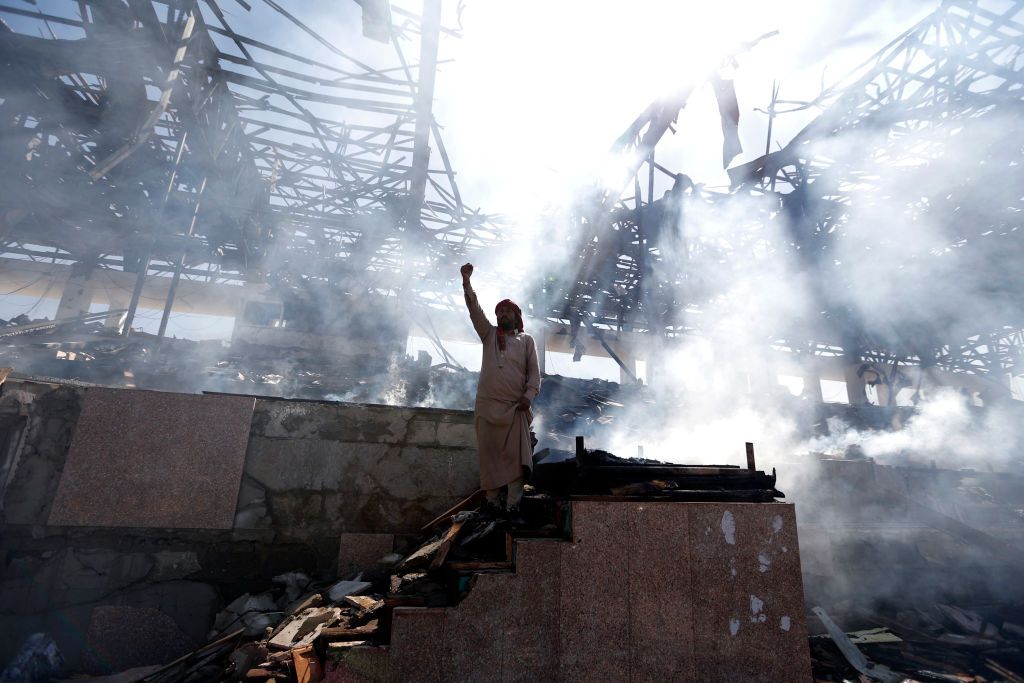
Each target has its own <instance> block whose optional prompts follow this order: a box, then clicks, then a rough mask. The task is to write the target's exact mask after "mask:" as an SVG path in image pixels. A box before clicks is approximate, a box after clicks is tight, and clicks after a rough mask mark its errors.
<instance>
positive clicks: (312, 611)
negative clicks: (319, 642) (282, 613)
mask: <svg viewBox="0 0 1024 683" xmlns="http://www.w3.org/2000/svg"><path fill="white" fill-rule="evenodd" d="M341 617H342V612H341V610H340V609H339V608H337V607H311V608H309V609H306V610H303V611H302V612H301V613H299V614H298V615H296V616H295V618H294V619H292V620H291V621H289V622H288V624H287V625H286V626H285V627H284V628H282V629H281V630H280V631H279V632H278V633H277V635H275V636H274V637H273V638H271V639H270V643H269V644H270V645H272V646H273V647H277V648H281V649H286V650H287V649H293V648H296V647H302V646H303V645H309V644H310V643H312V642H313V641H314V640H316V638H317V636H319V635H320V632H321V631H322V630H323V629H324V628H325V627H327V626H333V625H334V624H336V623H338V622H339V621H340V620H341Z"/></svg>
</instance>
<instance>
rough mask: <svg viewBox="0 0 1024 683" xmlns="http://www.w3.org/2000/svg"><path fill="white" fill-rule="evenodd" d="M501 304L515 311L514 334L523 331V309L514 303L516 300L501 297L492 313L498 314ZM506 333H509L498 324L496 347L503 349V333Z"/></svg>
mask: <svg viewBox="0 0 1024 683" xmlns="http://www.w3.org/2000/svg"><path fill="white" fill-rule="evenodd" d="M503 306H505V307H508V308H511V309H512V310H513V311H515V313H516V322H515V327H516V334H518V333H520V332H522V331H523V311H522V309H521V308H519V306H518V305H517V304H516V302H514V301H512V299H502V300H501V301H499V302H498V305H497V306H495V307H494V314H495V315H497V314H498V309H499V308H502V307H503ZM507 334H509V333H508V332H506V331H505V330H503V329H501V325H499V326H498V348H499V349H501V350H502V351H504V350H505V335H507ZM513 336H515V335H514V334H513Z"/></svg>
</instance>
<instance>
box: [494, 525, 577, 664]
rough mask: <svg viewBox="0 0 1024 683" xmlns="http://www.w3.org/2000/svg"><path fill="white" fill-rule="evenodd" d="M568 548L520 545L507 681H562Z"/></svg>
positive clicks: (530, 542)
mask: <svg viewBox="0 0 1024 683" xmlns="http://www.w3.org/2000/svg"><path fill="white" fill-rule="evenodd" d="M562 545H563V542H562V541H556V540H525V541H517V542H516V568H515V572H516V573H515V582H514V584H513V587H514V589H515V592H514V594H513V596H512V600H511V604H512V605H514V608H513V609H511V610H510V611H509V615H508V621H507V626H508V631H507V639H506V641H505V651H504V658H503V662H504V664H503V667H502V674H503V675H502V680H503V681H515V682H520V681H522V682H523V683H532V682H533V681H553V680H557V678H558V670H559V667H558V660H559V648H558V647H557V643H558V642H559V635H558V634H559V624H560V621H561V610H560V604H561V600H560V596H561V572H560V563H561V546H562Z"/></svg>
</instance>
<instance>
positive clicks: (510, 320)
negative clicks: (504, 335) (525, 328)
mask: <svg viewBox="0 0 1024 683" xmlns="http://www.w3.org/2000/svg"><path fill="white" fill-rule="evenodd" d="M494 314H495V315H496V316H498V327H500V328H501V329H503V330H505V331H506V332H509V331H511V330H514V329H515V328H516V309H514V308H512V307H511V306H498V308H496V309H495V310H494Z"/></svg>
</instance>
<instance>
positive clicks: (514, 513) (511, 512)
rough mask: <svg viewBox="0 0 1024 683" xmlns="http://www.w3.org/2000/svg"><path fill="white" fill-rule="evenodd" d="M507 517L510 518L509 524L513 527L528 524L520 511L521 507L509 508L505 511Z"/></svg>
mask: <svg viewBox="0 0 1024 683" xmlns="http://www.w3.org/2000/svg"><path fill="white" fill-rule="evenodd" d="M505 519H507V520H508V523H509V526H513V527H524V526H526V518H525V517H523V514H522V513H521V512H520V511H519V507H518V506H517V507H512V508H509V509H508V511H507V512H506V513H505Z"/></svg>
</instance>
